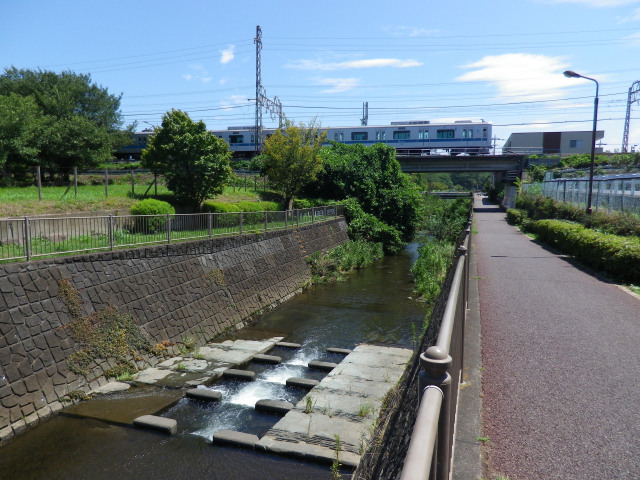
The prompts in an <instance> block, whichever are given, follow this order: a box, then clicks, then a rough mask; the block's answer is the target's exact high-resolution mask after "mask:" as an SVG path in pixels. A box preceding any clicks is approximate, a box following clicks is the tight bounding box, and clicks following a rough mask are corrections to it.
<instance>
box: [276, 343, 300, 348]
mask: <svg viewBox="0 0 640 480" xmlns="http://www.w3.org/2000/svg"><path fill="white" fill-rule="evenodd" d="M276 347H284V348H300V347H302V345H300V344H299V343H291V342H276Z"/></svg>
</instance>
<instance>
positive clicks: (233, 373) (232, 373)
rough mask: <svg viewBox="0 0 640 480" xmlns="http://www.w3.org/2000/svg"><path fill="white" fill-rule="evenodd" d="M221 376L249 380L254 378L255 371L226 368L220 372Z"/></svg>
mask: <svg viewBox="0 0 640 480" xmlns="http://www.w3.org/2000/svg"><path fill="white" fill-rule="evenodd" d="M222 376H224V377H227V378H235V379H237V380H247V381H251V380H253V379H255V378H256V372H251V371H249V370H238V369H236V368H228V369H226V370H225V371H224V372H223V373H222Z"/></svg>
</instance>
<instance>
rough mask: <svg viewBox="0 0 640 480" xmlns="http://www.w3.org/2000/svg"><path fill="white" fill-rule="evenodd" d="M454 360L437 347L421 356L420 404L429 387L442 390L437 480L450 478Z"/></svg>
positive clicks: (437, 451) (437, 450) (437, 448)
mask: <svg viewBox="0 0 640 480" xmlns="http://www.w3.org/2000/svg"><path fill="white" fill-rule="evenodd" d="M452 362H453V360H452V358H451V356H449V355H448V354H445V353H444V352H442V351H441V350H440V348H438V347H437V346H433V347H429V348H428V349H427V351H426V352H424V353H421V354H420V366H421V367H422V370H421V371H420V374H419V376H418V379H419V380H418V381H419V383H418V396H419V397H418V404H419V402H420V399H421V397H422V392H423V391H424V389H425V388H427V386H429V385H435V386H436V387H438V388H440V390H442V395H443V399H442V408H441V410H440V418H439V419H438V440H437V446H436V479H437V480H445V479H448V478H449V451H450V443H451V442H450V439H449V437H450V417H451V402H452V399H451V375H449V372H448V370H449V368H451V364H452Z"/></svg>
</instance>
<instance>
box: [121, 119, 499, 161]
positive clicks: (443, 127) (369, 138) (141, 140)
mask: <svg viewBox="0 0 640 480" xmlns="http://www.w3.org/2000/svg"><path fill="white" fill-rule="evenodd" d="M323 130H326V132H327V144H329V143H330V142H331V141H336V142H339V143H345V144H347V145H352V144H355V143H361V144H363V145H373V144H375V143H384V144H387V145H390V146H392V147H394V148H395V149H396V151H397V154H398V155H433V154H448V155H460V154H463V155H486V154H488V153H490V151H491V123H489V122H485V121H479V122H474V121H471V120H456V121H454V122H450V123H431V122H430V121H428V120H415V121H403V122H391V123H390V125H381V126H380V125H379V126H366V125H361V126H355V127H328V128H326V129H323ZM275 131H276V129H275V128H265V129H263V135H264V138H268V137H269V136H270V135H272V134H273V133H274V132H275ZM210 132H211V133H212V134H213V135H216V136H217V137H220V138H222V139H223V140H224V141H226V142H227V143H228V144H229V148H230V150H231V152H232V153H233V156H234V157H235V158H250V157H252V156H253V155H254V154H255V151H256V129H255V126H243V127H228V128H227V129H226V130H210ZM149 135H153V131H152V130H146V131H142V132H136V133H134V134H133V137H132V142H131V144H130V145H125V146H123V147H121V148H120V149H118V151H117V152H116V155H117V156H118V158H124V159H127V158H128V159H139V158H140V155H141V154H142V150H143V149H144V148H145V147H146V145H147V139H148V138H149Z"/></svg>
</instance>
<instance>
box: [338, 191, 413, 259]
mask: <svg viewBox="0 0 640 480" xmlns="http://www.w3.org/2000/svg"><path fill="white" fill-rule="evenodd" d="M345 216H346V219H347V221H348V222H349V228H348V230H347V233H348V234H349V238H350V239H351V240H364V241H367V242H372V243H382V248H383V250H384V253H385V254H387V255H395V254H397V253H399V252H400V251H401V250H402V249H403V248H404V242H403V241H402V238H401V236H400V232H399V231H398V230H396V229H395V228H394V227H392V226H390V225H387V224H386V223H384V222H383V221H381V220H379V219H378V218H376V217H374V216H373V215H371V214H369V213H364V211H363V210H362V207H361V206H360V204H359V203H358V202H357V200H355V199H349V200H347V202H345Z"/></svg>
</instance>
